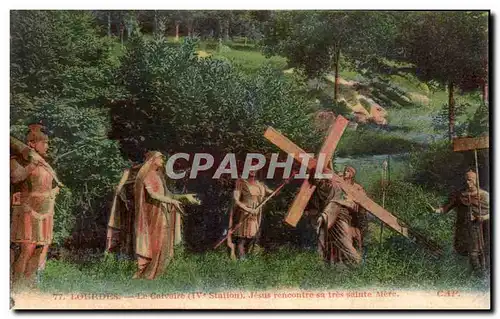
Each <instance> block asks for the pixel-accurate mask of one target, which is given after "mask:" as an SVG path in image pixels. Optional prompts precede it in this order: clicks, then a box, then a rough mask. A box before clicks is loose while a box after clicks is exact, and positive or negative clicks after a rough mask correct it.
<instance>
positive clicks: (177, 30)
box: [175, 22, 180, 42]
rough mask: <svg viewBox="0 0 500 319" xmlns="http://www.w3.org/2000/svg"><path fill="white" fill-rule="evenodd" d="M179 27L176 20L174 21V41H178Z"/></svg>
mask: <svg viewBox="0 0 500 319" xmlns="http://www.w3.org/2000/svg"><path fill="white" fill-rule="evenodd" d="M179 27H180V23H179V22H176V23H175V41H176V42H178V41H179Z"/></svg>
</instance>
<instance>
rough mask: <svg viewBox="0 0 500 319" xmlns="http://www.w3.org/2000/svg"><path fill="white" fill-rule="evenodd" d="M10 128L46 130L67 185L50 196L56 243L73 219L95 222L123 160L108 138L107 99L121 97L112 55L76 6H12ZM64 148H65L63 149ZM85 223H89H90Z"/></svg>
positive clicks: (92, 23)
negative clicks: (64, 8)
mask: <svg viewBox="0 0 500 319" xmlns="http://www.w3.org/2000/svg"><path fill="white" fill-rule="evenodd" d="M11 14H12V19H11V30H12V33H11V106H10V109H11V127H10V129H11V134H13V135H14V136H16V137H18V138H21V139H23V138H24V136H25V133H26V130H27V126H26V125H27V124H28V123H30V122H35V121H36V122H38V121H42V123H43V124H44V125H45V126H46V127H47V128H48V130H49V137H50V155H51V162H52V164H53V165H54V166H55V169H56V171H57V172H58V174H59V175H60V177H61V180H62V182H63V183H64V184H66V186H67V188H66V189H65V190H64V191H63V193H62V194H61V197H60V198H59V199H58V201H57V206H56V218H55V230H56V240H57V241H58V242H59V243H61V242H62V241H63V239H64V238H65V237H67V236H68V235H70V234H71V232H72V230H73V227H74V222H75V221H85V222H88V223H90V224H91V225H88V224H86V225H82V227H84V228H86V229H87V230H92V229H94V230H95V227H96V225H92V223H93V222H94V221H96V220H98V221H100V222H101V225H102V224H103V220H104V219H106V216H107V214H106V213H105V212H106V211H107V207H106V206H107V205H108V203H109V198H108V197H109V195H110V194H111V193H112V192H111V191H112V189H113V187H114V184H115V183H116V182H117V179H118V178H119V172H120V171H121V169H122V168H123V166H124V165H125V164H126V163H125V162H124V160H123V159H122V157H121V156H120V152H119V149H118V144H117V143H116V142H114V141H111V140H109V139H108V138H107V134H108V130H109V128H110V127H109V126H110V125H109V122H110V121H109V118H108V116H109V115H108V110H107V109H106V108H105V107H104V106H105V105H106V104H107V103H108V101H109V100H112V99H116V98H118V97H120V90H119V88H118V87H117V86H116V85H115V81H114V78H113V77H114V69H115V68H116V67H117V64H116V62H117V61H116V59H114V58H113V57H112V55H111V49H110V48H111V44H110V42H109V41H110V40H109V39H108V38H107V37H104V38H102V37H101V36H100V35H99V28H98V27H97V24H96V23H95V17H94V16H93V15H92V14H91V13H90V12H82V11H12V13H11ZM63 155H64V156H63ZM90 226H94V227H92V228H90Z"/></svg>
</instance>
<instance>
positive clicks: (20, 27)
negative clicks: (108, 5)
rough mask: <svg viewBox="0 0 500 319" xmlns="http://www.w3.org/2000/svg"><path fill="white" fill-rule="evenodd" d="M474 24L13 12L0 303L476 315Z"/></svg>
mask: <svg viewBox="0 0 500 319" xmlns="http://www.w3.org/2000/svg"><path fill="white" fill-rule="evenodd" d="M489 21H490V13H489V11H373V10H372V11H352V10H351V11H342V10H316V11H314V10H295V11H291V10H276V11H272V10H255V11H249V10H246V11H245V10H93V11H91V10H88V11H78V10H44V11H40V10H12V11H10V198H11V201H10V307H11V309H12V310H27V309H188V310H189V309H191V310H192V309H267V310H277V309H278V310H279V309H325V310H328V309H343V310H351V309H370V310H387V309H409V310H411V309H473V310H489V309H491V307H492V305H491V282H490V278H491V275H490V274H491V261H490V248H491V247H490V246H491V244H490V233H491V232H490V218H489V216H490V196H489V192H490V156H489V154H490V150H489V145H490V140H489V131H490V126H489V123H490V121H489V120H490V117H489V116H490V111H489V102H488V101H489V100H488V92H489V88H488V83H489V81H488V79H489V65H490V63H489V42H488V41H489V40H488V39H489V31H490V30H489Z"/></svg>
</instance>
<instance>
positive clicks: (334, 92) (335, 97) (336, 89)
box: [333, 47, 340, 102]
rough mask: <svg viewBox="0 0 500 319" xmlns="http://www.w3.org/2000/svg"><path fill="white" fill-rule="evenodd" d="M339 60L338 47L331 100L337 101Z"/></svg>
mask: <svg viewBox="0 0 500 319" xmlns="http://www.w3.org/2000/svg"><path fill="white" fill-rule="evenodd" d="M339 59H340V47H339V48H338V49H337V52H336V53H335V84H334V87H333V100H334V101H335V102H337V101H338V97H339Z"/></svg>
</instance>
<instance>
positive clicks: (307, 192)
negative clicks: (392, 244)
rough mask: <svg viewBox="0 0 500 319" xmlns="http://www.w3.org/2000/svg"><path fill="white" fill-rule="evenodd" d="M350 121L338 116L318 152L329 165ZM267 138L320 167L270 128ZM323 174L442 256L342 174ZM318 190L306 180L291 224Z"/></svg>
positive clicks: (291, 212)
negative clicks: (330, 176) (345, 179)
mask: <svg viewBox="0 0 500 319" xmlns="http://www.w3.org/2000/svg"><path fill="white" fill-rule="evenodd" d="M348 122H349V121H348V120H347V119H345V118H344V117H343V116H341V115H339V116H337V118H336V119H334V120H333V122H332V124H331V126H330V129H329V131H328V135H327V137H326V139H325V141H324V142H323V146H322V147H321V149H320V151H319V153H318V158H319V154H325V155H324V156H325V164H326V163H328V162H330V160H331V158H332V156H333V153H334V152H335V148H336V147H337V144H338V142H339V141H340V138H341V137H342V134H343V133H344V130H345V128H346V126H347V124H348ZM264 137H265V138H266V139H268V140H269V141H270V142H271V143H273V144H274V145H276V146H277V147H278V148H280V149H281V150H283V151H285V152H286V153H287V154H289V155H291V156H293V158H294V159H295V160H296V161H298V162H299V163H301V164H302V163H304V161H306V160H307V168H308V169H309V170H314V169H315V168H316V166H317V164H318V162H317V160H316V158H314V157H312V156H310V155H309V154H307V152H305V151H304V150H303V149H301V148H300V147H298V146H297V145H295V144H294V143H293V142H292V141H290V140H289V139H288V138H286V137H285V136H283V135H282V134H281V133H279V132H278V131H276V130H275V129H274V128H272V127H268V128H267V130H266V132H265V133H264ZM323 173H330V174H332V173H333V174H332V176H333V177H332V181H333V182H334V183H336V184H338V185H339V186H340V187H341V188H342V190H343V191H344V192H345V193H346V194H347V195H348V196H349V197H351V198H352V200H353V201H354V202H355V203H356V204H358V205H359V206H361V207H363V208H364V209H366V210H367V211H369V212H371V213H372V214H373V215H374V216H376V217H377V218H378V219H380V220H381V221H382V222H383V223H384V224H386V225H387V226H389V227H390V228H392V229H394V230H395V231H396V232H398V233H400V234H401V235H403V236H405V237H407V238H409V239H410V240H412V241H413V242H418V243H420V244H423V245H424V246H426V247H427V248H429V249H430V250H431V252H433V253H434V254H435V255H440V254H441V252H442V251H441V248H440V247H439V246H438V245H437V244H435V243H434V242H432V241H430V240H428V239H426V238H425V237H424V236H422V235H420V234H419V233H417V232H416V231H413V230H411V229H409V228H408V227H406V226H405V223H404V222H402V221H401V220H399V219H398V218H396V217H395V216H394V215H392V214H391V213H390V212H388V211H387V210H385V209H384V208H383V207H382V206H380V205H378V204H377V203H375V202H374V201H373V200H371V199H370V198H369V197H368V196H367V195H366V194H364V193H363V192H359V191H358V190H356V189H355V188H354V187H353V186H352V185H350V184H348V183H346V182H345V181H344V179H343V178H342V177H340V176H339V175H337V174H335V172H332V171H331V170H330V169H328V168H325V169H324V170H323ZM315 189H316V187H315V186H314V185H311V183H310V182H309V180H307V179H305V180H304V181H303V183H302V186H301V187H300V190H299V193H298V194H297V195H296V197H295V199H294V201H293V203H292V206H291V207H290V209H289V210H288V213H287V215H286V218H285V222H286V223H288V224H289V225H291V226H293V227H295V226H296V225H297V223H298V221H299V220H300V218H301V217H302V214H303V212H304V209H305V208H306V206H307V203H308V202H309V199H310V198H311V196H312V194H313V193H314V190H315Z"/></svg>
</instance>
